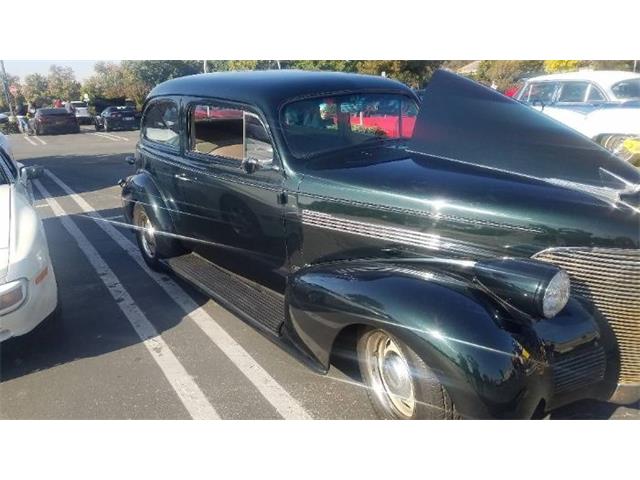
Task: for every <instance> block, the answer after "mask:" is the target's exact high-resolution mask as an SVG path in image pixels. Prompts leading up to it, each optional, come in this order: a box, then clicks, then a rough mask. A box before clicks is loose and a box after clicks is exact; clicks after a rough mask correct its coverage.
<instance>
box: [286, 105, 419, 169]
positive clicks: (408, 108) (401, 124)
mask: <svg viewBox="0 0 640 480" xmlns="http://www.w3.org/2000/svg"><path fill="white" fill-rule="evenodd" d="M417 113H418V106H417V105H416V102H415V101H414V100H413V99H411V98H409V97H405V96H403V95H399V94H379V93H375V94H374V93H362V94H351V95H332V96H325V97H318V98H312V99H305V100H300V101H296V102H292V103H290V104H288V105H287V106H285V108H284V109H283V110H282V116H281V119H280V121H281V124H282V130H283V134H284V137H285V140H286V142H287V145H288V146H289V149H290V150H291V153H292V154H293V155H294V156H295V157H297V158H311V157H314V156H317V155H320V154H322V153H327V152H331V151H336V150H341V149H343V148H349V147H354V146H359V145H365V144H369V143H377V142H378V141H379V142H383V141H385V140H390V139H399V138H410V137H411V135H412V134H413V127H414V126H415V121H416V116H417Z"/></svg>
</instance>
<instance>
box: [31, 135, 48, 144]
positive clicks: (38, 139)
mask: <svg viewBox="0 0 640 480" xmlns="http://www.w3.org/2000/svg"><path fill="white" fill-rule="evenodd" d="M33 138H35V139H36V140H37V141H38V142H40V144H41V145H46V144H47V142H45V141H44V140H43V139H41V138H40V137H33Z"/></svg>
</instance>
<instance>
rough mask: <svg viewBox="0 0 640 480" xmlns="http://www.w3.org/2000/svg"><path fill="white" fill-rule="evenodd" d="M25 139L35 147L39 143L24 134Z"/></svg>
mask: <svg viewBox="0 0 640 480" xmlns="http://www.w3.org/2000/svg"><path fill="white" fill-rule="evenodd" d="M24 139H25V140H26V141H27V142H29V143H30V144H31V145H33V146H34V147H37V146H38V144H37V143H36V142H34V141H33V140H31V139H30V138H29V137H27V136H26V135H25V136H24Z"/></svg>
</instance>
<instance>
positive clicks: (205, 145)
mask: <svg viewBox="0 0 640 480" xmlns="http://www.w3.org/2000/svg"><path fill="white" fill-rule="evenodd" d="M418 103H419V102H418V98H417V97H416V95H415V94H414V93H413V92H412V91H411V90H410V89H409V88H407V87H406V86H404V85H403V84H401V83H399V82H396V81H393V80H390V79H386V78H382V77H373V76H363V75H354V74H344V73H327V72H300V71H262V72H235V73H216V74H205V75H196V76H191V77H183V78H180V79H175V80H171V81H168V82H165V83H163V84H160V85H158V86H157V87H156V88H155V89H154V90H153V91H152V92H151V93H150V94H149V97H148V98H147V100H146V104H145V107H144V115H143V118H142V125H141V135H140V142H139V144H138V147H137V151H136V154H135V159H132V160H131V161H132V163H134V164H135V173H134V174H133V175H131V176H130V177H128V178H126V179H123V180H122V181H121V186H122V199H123V207H124V214H125V216H126V218H127V220H128V221H129V222H130V223H131V224H132V225H133V226H134V228H135V230H136V235H137V239H138V243H139V246H140V250H141V253H142V255H143V257H144V259H145V261H146V262H147V263H148V265H150V266H151V267H152V268H157V269H166V268H168V269H169V270H170V271H172V272H174V273H175V274H176V275H178V276H180V277H182V278H184V279H186V280H187V281H189V282H190V283H192V284H193V285H195V286H196V287H198V288H199V289H200V290H202V291H203V292H205V293H206V294H207V295H210V296H211V297H213V298H215V299H216V300H218V301H219V302H220V303H221V304H222V305H224V306H225V307H227V308H228V309H230V310H232V311H233V312H235V313H236V314H237V315H238V316H239V317H241V318H242V319H243V320H244V321H246V322H248V323H249V324H251V325H253V326H255V327H256V328H257V329H258V330H260V331H261V332H262V333H263V334H264V335H265V336H267V337H268V338H270V339H271V340H273V341H274V342H275V343H276V344H278V345H279V346H281V347H282V348H284V349H286V350H287V351H288V352H289V353H291V354H292V356H293V357H295V358H297V359H298V360H300V361H301V362H303V363H304V364H305V365H307V366H308V367H309V368H312V369H314V370H315V371H317V372H319V373H325V372H327V370H328V369H329V366H330V365H331V363H332V362H334V361H336V359H338V358H342V359H346V361H352V362H354V363H355V364H357V366H358V367H359V368H358V369H356V370H357V371H359V374H358V375H357V377H358V378H357V380H358V381H360V382H361V383H362V385H363V386H364V387H366V388H367V390H368V392H369V396H370V398H371V401H372V402H373V405H374V407H375V408H376V410H377V411H378V412H379V413H380V416H381V417H383V418H398V419H417V418H441V419H445V418H447V419H448V418H460V417H463V418H532V417H537V416H540V415H543V414H544V413H545V412H548V411H550V410H552V409H554V408H557V407H559V406H561V405H566V404H568V403H570V402H574V401H577V400H580V399H598V400H602V401H612V402H619V403H627V404H629V403H633V402H637V401H638V399H640V299H639V297H638V291H639V288H640V250H639V248H640V239H639V231H640V223H639V222H640V214H639V208H640V200H639V195H640V193H639V192H640V173H639V172H638V170H637V169H635V168H633V167H632V166H631V165H629V164H627V163H625V162H623V161H621V160H619V159H617V158H615V157H613V156H612V155H611V154H610V153H608V152H607V151H606V150H604V149H602V148H601V147H599V146H598V145H596V144H594V143H592V142H591V141H589V140H587V139H586V138H585V137H583V136H581V135H579V134H577V133H575V132H573V131H572V130H569V129H567V128H566V127H565V126H563V125H561V124H559V123H557V122H555V121H554V120H552V119H549V118H548V117H546V116H544V115H541V114H540V113H538V112H536V111H533V110H532V109H530V108H528V107H526V106H524V105H521V104H519V103H518V102H516V101H514V100H512V99H510V98H507V97H505V96H504V95H502V94H500V93H497V92H495V91H493V90H491V89H488V88H485V87H483V86H481V85H479V84H476V83H474V82H472V81H470V80H468V79H465V78H462V77H459V76H456V75H454V74H452V73H449V72H446V71H439V72H437V73H436V74H435V75H434V77H433V78H432V80H431V81H430V83H429V86H428V88H427V90H426V91H425V93H424V99H423V101H422V103H421V104H420V108H419V109H418ZM212 368H215V366H213V365H212Z"/></svg>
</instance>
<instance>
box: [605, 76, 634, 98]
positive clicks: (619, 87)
mask: <svg viewBox="0 0 640 480" xmlns="http://www.w3.org/2000/svg"><path fill="white" fill-rule="evenodd" d="M611 91H612V92H613V94H614V95H615V96H616V98H617V99H618V100H632V99H634V100H635V99H640V78H634V79H631V80H624V81H622V82H618V83H616V84H615V85H614V86H613V87H611Z"/></svg>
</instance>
